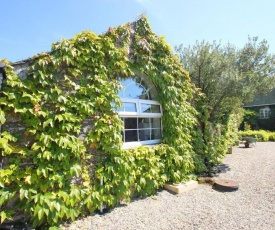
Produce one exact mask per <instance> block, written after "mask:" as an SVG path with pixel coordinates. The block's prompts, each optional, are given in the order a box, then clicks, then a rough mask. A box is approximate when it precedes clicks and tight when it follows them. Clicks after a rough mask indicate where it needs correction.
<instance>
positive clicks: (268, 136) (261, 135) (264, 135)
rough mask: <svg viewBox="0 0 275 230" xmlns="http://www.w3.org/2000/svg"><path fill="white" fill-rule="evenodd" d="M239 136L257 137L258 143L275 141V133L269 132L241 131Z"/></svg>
mask: <svg viewBox="0 0 275 230" xmlns="http://www.w3.org/2000/svg"><path fill="white" fill-rule="evenodd" d="M239 134H240V136H241V137H245V136H251V137H255V138H257V140H258V141H275V132H269V131H266V130H247V131H239Z"/></svg>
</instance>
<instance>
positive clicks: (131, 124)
mask: <svg viewBox="0 0 275 230" xmlns="http://www.w3.org/2000/svg"><path fill="white" fill-rule="evenodd" d="M124 128H125V129H137V118H124Z"/></svg>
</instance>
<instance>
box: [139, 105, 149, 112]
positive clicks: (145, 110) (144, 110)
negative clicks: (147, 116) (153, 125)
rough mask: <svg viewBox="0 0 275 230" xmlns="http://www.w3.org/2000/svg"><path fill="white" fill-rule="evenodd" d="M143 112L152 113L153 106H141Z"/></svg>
mask: <svg viewBox="0 0 275 230" xmlns="http://www.w3.org/2000/svg"><path fill="white" fill-rule="evenodd" d="M141 112H142V113H151V105H150V104H141Z"/></svg>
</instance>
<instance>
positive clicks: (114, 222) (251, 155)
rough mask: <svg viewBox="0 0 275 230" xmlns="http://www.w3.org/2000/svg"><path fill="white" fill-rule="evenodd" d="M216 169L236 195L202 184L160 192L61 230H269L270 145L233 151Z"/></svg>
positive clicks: (273, 184) (272, 216) (274, 160)
mask: <svg viewBox="0 0 275 230" xmlns="http://www.w3.org/2000/svg"><path fill="white" fill-rule="evenodd" d="M220 169H221V172H220V173H218V174H217V175H216V176H215V178H223V179H232V180H236V181H237V182H238V183H239V189H238V190H237V191H234V192H219V191H216V190H214V189H212V187H211V186H210V185H207V184H200V185H199V187H198V188H196V189H193V190H190V191H187V192H185V193H182V194H178V195H175V194H172V193H170V192H168V191H166V190H162V191H160V192H158V193H157V194H156V195H155V196H152V197H146V198H144V199H142V198H139V199H135V200H133V201H132V202H131V203H129V204H121V205H120V206H118V207H115V208H113V209H112V210H110V211H109V212H108V213H105V214H102V215H99V214H93V215H91V216H89V217H86V218H83V219H81V220H77V221H75V222H73V223H71V224H70V225H64V226H63V229H66V230H75V229H83V230H84V229H97V230H100V229H104V230H106V229H117V230H120V229H165V230H166V229H188V230H192V229H207V230H208V229H253V230H254V229H261V230H262V229H275V142H265V143H261V142H260V143H257V145H256V147H251V148H244V147H243V146H242V145H240V146H239V147H233V154H228V155H227V156H226V157H225V158H224V160H223V164H221V165H220Z"/></svg>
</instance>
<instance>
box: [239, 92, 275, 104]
mask: <svg viewBox="0 0 275 230" xmlns="http://www.w3.org/2000/svg"><path fill="white" fill-rule="evenodd" d="M264 105H275V89H273V90H272V91H271V92H270V93H268V94H266V95H265V96H257V97H255V98H254V100H253V101H252V102H250V103H246V104H244V106H243V107H255V106H264Z"/></svg>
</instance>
